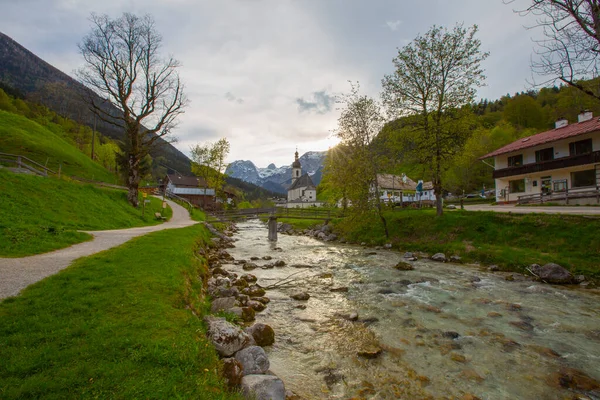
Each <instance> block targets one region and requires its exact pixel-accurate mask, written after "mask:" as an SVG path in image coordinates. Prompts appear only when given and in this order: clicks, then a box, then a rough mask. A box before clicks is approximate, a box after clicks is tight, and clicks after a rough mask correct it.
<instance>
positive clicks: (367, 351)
mask: <svg viewBox="0 0 600 400" xmlns="http://www.w3.org/2000/svg"><path fill="white" fill-rule="evenodd" d="M356 354H357V355H358V356H359V357H364V358H369V359H371V358H377V357H378V356H379V355H380V354H381V347H378V346H369V347H366V348H364V349H362V350H359V351H357V352H356Z"/></svg>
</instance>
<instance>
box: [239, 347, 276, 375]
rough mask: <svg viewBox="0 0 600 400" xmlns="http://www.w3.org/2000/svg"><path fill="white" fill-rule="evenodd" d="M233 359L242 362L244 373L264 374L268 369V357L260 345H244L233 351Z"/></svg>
mask: <svg viewBox="0 0 600 400" xmlns="http://www.w3.org/2000/svg"><path fill="white" fill-rule="evenodd" d="M235 359H236V360H238V361H239V362H240V363H241V364H242V373H243V374H244V376H245V375H252V374H264V373H265V372H267V371H268V370H269V366H270V363H269V358H268V357H267V354H266V353H265V351H264V350H263V348H262V347H260V346H250V347H246V348H245V349H242V350H240V351H238V352H237V353H235Z"/></svg>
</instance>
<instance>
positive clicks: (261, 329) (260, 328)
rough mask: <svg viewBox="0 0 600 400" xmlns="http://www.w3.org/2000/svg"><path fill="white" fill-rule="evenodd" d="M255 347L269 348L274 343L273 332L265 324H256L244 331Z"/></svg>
mask: <svg viewBox="0 0 600 400" xmlns="http://www.w3.org/2000/svg"><path fill="white" fill-rule="evenodd" d="M245 332H246V333H247V334H248V335H249V336H251V337H252V338H253V339H254V342H255V343H256V345H257V346H270V345H272V344H273V343H275V331H274V330H273V328H271V327H270V326H269V325H267V324H261V323H257V324H254V325H252V326H251V327H249V328H246V329H245Z"/></svg>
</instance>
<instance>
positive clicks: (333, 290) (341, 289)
mask: <svg viewBox="0 0 600 400" xmlns="http://www.w3.org/2000/svg"><path fill="white" fill-rule="evenodd" d="M329 291H330V292H334V293H339V292H342V293H345V292H347V291H348V287H347V286H341V287H337V288H331V289H329Z"/></svg>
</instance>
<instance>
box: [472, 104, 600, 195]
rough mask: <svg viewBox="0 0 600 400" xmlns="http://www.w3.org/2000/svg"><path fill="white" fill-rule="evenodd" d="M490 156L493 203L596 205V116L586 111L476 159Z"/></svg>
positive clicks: (599, 124) (599, 173) (599, 170)
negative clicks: (575, 118)
mask: <svg viewBox="0 0 600 400" xmlns="http://www.w3.org/2000/svg"><path fill="white" fill-rule="evenodd" d="M491 157H493V158H494V173H493V176H494V179H495V182H496V201H497V202H498V203H520V204H526V203H545V202H558V203H566V204H590V203H593V204H596V203H600V119H599V118H597V117H594V116H593V115H592V113H591V112H589V111H586V112H582V113H581V114H579V116H578V121H577V123H573V124H569V123H568V121H567V120H566V119H560V120H558V121H556V124H555V128H554V129H552V130H549V131H546V132H542V133H538V134H536V135H533V136H529V137H526V138H522V139H519V140H517V141H515V142H513V143H510V144H508V145H506V146H504V147H502V148H500V149H498V150H495V151H493V152H491V153H489V154H486V155H485V156H483V157H480V159H482V160H483V159H487V158H491Z"/></svg>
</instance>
